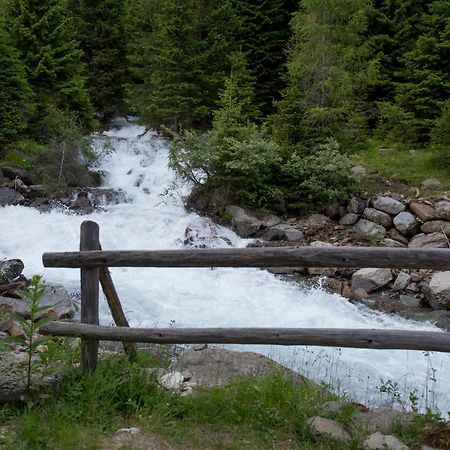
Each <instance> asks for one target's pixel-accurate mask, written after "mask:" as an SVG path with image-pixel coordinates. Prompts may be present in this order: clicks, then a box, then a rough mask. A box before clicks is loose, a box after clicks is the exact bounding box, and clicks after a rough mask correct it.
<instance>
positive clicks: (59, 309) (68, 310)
mask: <svg viewBox="0 0 450 450" xmlns="http://www.w3.org/2000/svg"><path fill="white" fill-rule="evenodd" d="M39 304H40V305H42V306H44V305H45V306H48V307H50V310H51V311H54V312H55V314H56V315H57V316H58V317H59V318H60V319H70V318H72V317H73V316H74V315H75V312H76V308H75V305H74V303H73V301H72V299H71V298H70V296H69V293H68V292H67V290H66V288H65V287H64V286H63V285H61V284H56V283H47V284H46V285H45V294H44V296H43V297H42V298H41V299H40V300H39Z"/></svg>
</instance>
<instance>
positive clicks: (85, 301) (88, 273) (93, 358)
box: [80, 220, 100, 371]
mask: <svg viewBox="0 0 450 450" xmlns="http://www.w3.org/2000/svg"><path fill="white" fill-rule="evenodd" d="M99 234H100V233H99V226H98V224H97V223H96V222H93V221H91V220H86V221H85V222H83V223H82V224H81V235H80V251H89V250H99V249H100V236H99ZM99 272H100V270H99V268H98V267H96V268H90V269H85V268H81V323H87V324H91V325H98V324H99V316H98V303H99V300H98V298H99ZM97 356H98V340H86V339H83V340H82V341H81V369H82V370H83V371H86V370H92V371H93V370H95V368H96V367H97Z"/></svg>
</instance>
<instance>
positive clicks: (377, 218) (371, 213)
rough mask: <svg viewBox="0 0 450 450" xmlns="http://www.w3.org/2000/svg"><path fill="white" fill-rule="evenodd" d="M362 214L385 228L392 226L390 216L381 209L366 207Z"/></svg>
mask: <svg viewBox="0 0 450 450" xmlns="http://www.w3.org/2000/svg"><path fill="white" fill-rule="evenodd" d="M363 215H364V216H365V217H366V219H368V220H371V221H372V222H375V223H377V224H378V225H382V226H383V227H385V228H390V227H392V219H391V216H390V215H389V214H386V213H384V212H383V211H378V209H375V208H366V209H365V210H364V212H363Z"/></svg>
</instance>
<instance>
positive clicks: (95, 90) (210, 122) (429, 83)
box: [0, 0, 450, 212]
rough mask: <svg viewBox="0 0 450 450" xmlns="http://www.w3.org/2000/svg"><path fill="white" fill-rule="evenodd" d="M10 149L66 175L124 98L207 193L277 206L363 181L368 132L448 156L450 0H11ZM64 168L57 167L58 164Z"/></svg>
mask: <svg viewBox="0 0 450 450" xmlns="http://www.w3.org/2000/svg"><path fill="white" fill-rule="evenodd" d="M0 13H1V16H0V17H1V18H0V21H1V22H0V47H1V48H0V124H1V125H0V160H3V161H4V162H5V163H7V164H10V165H16V166H21V167H25V168H29V169H34V170H37V171H39V170H41V169H42V167H45V168H46V169H45V170H46V172H47V178H48V179H50V178H51V177H54V173H55V170H56V168H53V169H52V161H58V158H59V157H58V155H59V153H60V152H61V151H62V150H61V149H62V148H63V149H64V151H67V149H69V150H71V152H72V153H73V154H76V153H77V152H79V151H80V149H81V150H83V149H84V150H86V149H85V146H84V144H83V142H84V141H83V139H82V137H83V136H84V135H86V134H88V133H89V132H90V131H93V130H96V129H98V128H100V127H103V126H106V125H107V123H108V120H110V119H111V118H112V117H113V116H115V115H118V114H129V115H137V116H139V117H140V120H141V121H142V123H144V124H145V125H148V126H151V127H155V128H157V129H159V130H160V131H161V132H163V133H164V134H165V135H168V136H170V137H171V139H172V144H171V146H170V158H171V165H172V167H173V168H174V169H176V170H177V171H178V172H179V173H180V174H181V175H183V176H184V177H186V178H188V179H190V180H191V181H192V182H193V183H194V185H195V189H194V192H196V193H197V198H202V201H204V202H206V203H208V202H221V201H222V202H223V201H227V200H230V199H232V200H233V201H237V202H241V203H243V204H248V205H250V206H253V207H263V208H268V209H272V210H275V211H278V212H280V211H281V212H282V211H285V210H286V209H296V208H298V207H301V206H302V204H304V203H305V202H308V203H314V204H321V203H326V202H329V201H332V200H334V199H336V198H340V197H345V195H347V193H348V192H349V191H351V190H352V189H354V179H353V178H352V177H353V175H352V174H351V172H350V171H349V168H350V165H349V164H350V162H349V159H348V156H347V155H348V154H349V153H350V152H357V151H358V149H359V148H362V147H364V145H365V143H366V142H367V140H368V139H371V138H374V137H375V138H377V139H380V140H382V141H383V142H398V141H400V142H405V143H409V144H411V145H414V146H415V148H418V149H420V151H434V152H437V153H438V154H439V155H440V159H439V160H438V161H439V162H438V164H447V165H448V166H449V170H450V150H449V148H450V0H373V1H371V0H301V1H295V0H209V1H205V0H96V1H92V0H0ZM52 170H53V172H52Z"/></svg>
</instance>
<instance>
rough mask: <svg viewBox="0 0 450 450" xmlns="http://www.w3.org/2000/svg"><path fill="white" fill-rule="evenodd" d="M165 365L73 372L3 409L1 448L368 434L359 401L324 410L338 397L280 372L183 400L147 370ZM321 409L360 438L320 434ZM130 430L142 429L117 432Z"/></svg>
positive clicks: (259, 443)
mask: <svg viewBox="0 0 450 450" xmlns="http://www.w3.org/2000/svg"><path fill="white" fill-rule="evenodd" d="M166 364H167V361H165V360H163V359H160V358H157V359H156V358H154V357H152V356H149V354H148V353H146V354H141V355H140V360H139V362H138V363H133V364H130V363H129V362H128V361H126V360H125V359H124V358H122V357H119V356H118V355H114V354H113V355H109V356H107V357H104V358H103V359H102V360H101V361H100V364H99V367H98V370H97V371H96V372H95V373H88V374H81V373H80V372H79V370H78V369H73V368H70V369H66V373H65V377H64V381H63V382H62V384H61V385H60V389H59V395H58V396H57V397H55V396H48V395H41V396H40V397H38V398H35V399H33V400H32V401H31V400H30V401H28V402H27V403H25V404H22V405H15V406H11V405H3V406H1V407H0V423H1V426H0V448H2V449H5V450H13V449H14V450H16V449H19V448H20V449H21V448H23V449H55V450H56V449H58V450H64V449H112V448H122V449H139V448H148V447H146V446H144V443H145V445H147V446H148V445H149V443H151V442H153V444H154V445H155V448H161V449H163V448H169V449H170V448H173V449H175V448H177V449H178V448H179V449H186V448H193V449H241V448H248V449H274V448H275V449H334V450H336V449H358V448H360V446H361V443H362V441H363V439H364V438H365V437H367V434H368V433H367V430H365V429H364V427H362V426H361V424H360V423H358V422H357V421H355V420H354V415H355V413H356V412H357V410H358V408H357V406H356V405H352V404H348V405H346V406H345V407H344V408H342V409H341V410H340V411H339V412H333V411H329V412H325V413H324V412H323V411H322V410H321V408H322V407H321V405H322V404H323V403H324V402H326V401H330V400H335V399H336V397H335V396H333V395H332V394H330V393H328V392H327V391H325V390H323V389H322V388H319V387H317V386H316V387H315V386H313V385H308V384H298V383H295V382H294V381H293V380H290V379H287V378H285V377H284V376H283V375H281V374H279V373H273V374H271V375H270V376H266V377H263V378H260V379H254V378H253V379H244V380H240V381H236V382H234V383H232V384H231V385H229V386H227V387H222V388H215V389H210V390H196V393H195V395H193V396H185V397H183V396H179V395H177V394H174V393H171V392H170V391H167V390H165V389H163V388H161V387H160V386H159V385H158V383H157V382H156V378H155V375H154V371H148V370H146V369H145V368H148V367H157V366H165V365H166ZM72 367H73V366H72ZM315 415H321V416H322V417H328V418H332V419H335V420H337V421H339V422H340V423H342V424H343V425H344V426H345V427H346V428H347V430H349V431H350V432H351V434H352V436H353V438H352V441H351V443H347V444H342V443H339V442H336V441H333V440H327V439H322V438H321V439H318V438H316V437H315V436H314V435H313V434H312V433H311V431H310V429H309V427H308V426H307V423H306V422H307V420H308V418H310V417H312V416H315ZM439 426H440V421H439V420H438V418H437V417H436V416H431V415H429V416H420V417H418V419H417V420H416V421H414V422H412V423H411V424H409V425H399V424H398V425H395V424H394V425H393V431H394V432H395V433H396V434H397V435H398V436H399V437H401V438H402V439H403V440H404V442H406V443H408V444H415V445H419V444H421V443H425V442H428V441H429V438H430V433H431V432H432V430H436V429H437V427H439ZM125 427H138V428H140V429H141V432H140V433H139V434H137V435H130V434H126V435H123V434H122V435H120V434H119V435H118V434H116V431H117V430H118V429H121V428H125ZM124 436H125V437H124ZM157 444H158V445H159V447H158V446H156V445H157ZM151 448H153V447H151Z"/></svg>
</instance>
